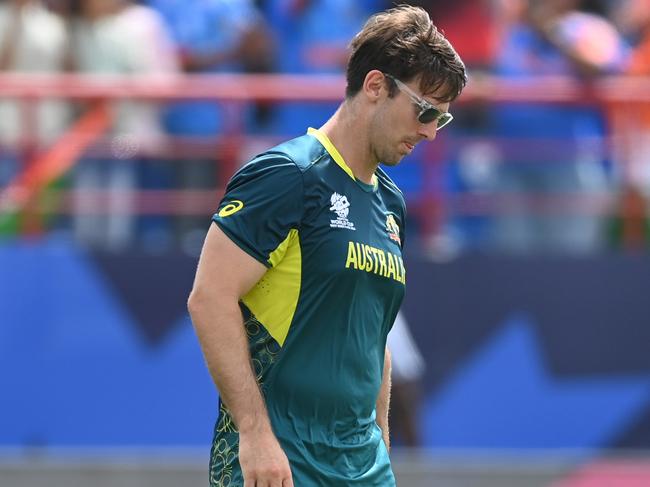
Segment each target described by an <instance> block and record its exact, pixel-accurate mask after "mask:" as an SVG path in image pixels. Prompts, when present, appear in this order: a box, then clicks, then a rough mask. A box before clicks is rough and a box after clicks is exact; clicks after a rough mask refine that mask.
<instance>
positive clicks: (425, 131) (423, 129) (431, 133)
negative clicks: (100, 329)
mask: <svg viewBox="0 0 650 487" xmlns="http://www.w3.org/2000/svg"><path fill="white" fill-rule="evenodd" d="M437 133H438V127H437V125H436V122H435V121H433V122H431V123H421V124H420V130H419V134H420V135H421V136H423V137H424V138H425V139H427V140H434V139H435V138H436V135H437Z"/></svg>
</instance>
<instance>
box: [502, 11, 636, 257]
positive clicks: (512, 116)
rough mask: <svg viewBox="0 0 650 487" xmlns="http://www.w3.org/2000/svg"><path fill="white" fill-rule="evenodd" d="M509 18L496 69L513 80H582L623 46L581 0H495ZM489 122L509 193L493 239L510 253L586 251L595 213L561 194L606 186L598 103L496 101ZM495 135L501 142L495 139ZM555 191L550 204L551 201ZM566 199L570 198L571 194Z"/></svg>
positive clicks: (595, 239)
mask: <svg viewBox="0 0 650 487" xmlns="http://www.w3.org/2000/svg"><path fill="white" fill-rule="evenodd" d="M500 4H501V8H502V10H503V11H504V12H508V14H509V15H512V17H513V20H512V22H511V23H510V25H509V26H507V27H506V28H505V29H504V31H503V35H502V39H501V43H500V48H499V50H498V54H497V57H496V60H495V63H494V72H495V73H496V74H498V75H501V76H506V77H509V78H512V79H519V80H526V79H534V77H535V76H539V75H562V76H571V77H577V78H581V79H588V78H589V77H592V76H595V75H598V74H600V73H606V72H612V71H616V70H617V69H618V68H619V66H620V65H621V63H622V62H623V61H624V59H625V52H626V51H625V46H624V44H623V42H622V40H621V38H620V36H619V35H618V33H617V31H616V29H615V28H614V26H613V25H612V24H611V23H610V22H609V21H607V20H606V19H605V18H603V17H600V16H598V15H595V14H592V13H586V12H583V11H581V10H580V2H579V1H578V0H549V1H544V2H541V1H539V2H538V1H534V0H501V2H500ZM491 114H492V121H491V124H492V126H493V127H494V128H495V131H496V133H495V134H493V135H496V136H497V137H498V138H503V140H504V141H505V142H504V144H502V145H501V146H500V147H499V150H500V152H501V155H500V158H501V159H502V160H503V161H504V162H502V163H501V164H500V165H499V166H497V177H496V178H495V181H496V183H495V186H494V187H492V188H491V189H492V190H493V191H496V192H497V195H501V196H507V197H508V198H509V201H510V204H509V206H508V208H507V213H505V214H502V215H497V216H496V217H495V220H494V227H493V231H494V235H493V239H494V242H495V244H496V245H498V246H499V247H500V248H505V249H507V250H511V251H516V252H526V251H531V250H532V251H535V250H538V251H570V252H584V251H590V250H594V249H595V248H597V247H598V246H599V245H600V244H601V242H600V240H599V235H600V234H601V233H600V230H601V229H600V224H601V222H600V220H599V219H598V218H597V217H595V216H591V215H585V214H580V211H581V210H580V209H579V208H572V207H571V205H570V204H566V205H563V208H562V210H561V211H555V212H552V213H545V212H548V211H549V208H554V207H555V208H558V206H557V202H558V201H561V200H559V199H557V198H561V197H563V196H564V197H566V196H569V197H571V196H575V195H589V194H590V192H593V191H601V190H603V189H605V188H606V187H607V185H608V181H607V177H608V175H607V173H606V170H605V168H606V162H605V156H604V149H603V144H602V137H603V135H604V120H603V117H602V114H601V112H600V110H599V109H598V108H597V107H593V106H589V105H585V106H567V105H554V104H537V105H534V104H523V103H519V104H501V105H497V106H494V107H493V110H492V111H491ZM498 138H497V140H498ZM550 198H555V203H556V204H555V205H552V203H551V205H549V202H550V201H551V200H550ZM569 201H570V200H569Z"/></svg>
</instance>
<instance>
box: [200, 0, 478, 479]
mask: <svg viewBox="0 0 650 487" xmlns="http://www.w3.org/2000/svg"><path fill="white" fill-rule="evenodd" d="M351 50H352V52H351V58H350V61H349V63H348V67H347V82H348V85H347V89H346V98H345V100H344V101H343V103H342V104H341V106H340V107H339V109H338V110H337V111H336V113H335V114H334V115H333V116H332V118H331V119H330V120H328V121H327V122H326V123H325V124H324V125H323V126H322V127H321V128H320V129H319V130H314V129H309V131H308V133H307V134H306V135H304V136H302V137H298V138H296V139H293V140H291V141H288V142H286V143H284V144H282V145H280V146H277V147H275V148H273V149H271V150H269V151H268V152H266V153H264V154H262V155H260V156H258V157H256V158H255V159H254V160H253V161H252V162H250V163H248V164H247V165H245V166H244V167H243V168H241V169H240V170H239V171H238V172H237V174H235V175H234V176H233V178H232V180H231V181H230V183H229V185H228V188H227V190H226V195H225V196H224V199H223V201H222V202H221V205H220V207H219V210H218V212H217V214H216V215H215V216H214V217H213V221H214V222H215V225H212V226H211V228H210V230H209V232H208V235H207V238H206V242H205V244H204V248H203V251H202V255H201V259H200V262H199V267H198V270H197V274H196V281H195V284H194V289H193V290H192V294H191V296H190V299H189V309H190V313H191V315H192V320H193V322H194V325H195V328H196V331H197V334H198V337H199V340H200V342H201V345H202V347H203V352H204V354H205V357H206V361H207V364H208V367H209V369H210V372H211V374H212V377H213V378H214V381H215V383H216V385H217V387H218V389H219V392H220V395H221V405H220V414H219V419H218V421H217V425H216V427H215V436H214V442H213V446H212V454H211V465H210V482H211V485H212V486H225V485H231V486H242V485H243V486H244V487H262V486H263V487H267V486H273V487H280V486H283V487H287V486H294V485H296V486H299V487H311V486H328V487H333V486H364V487H365V486H375V485H377V486H390V485H394V483H395V480H394V477H393V473H392V471H391V468H390V462H389V458H388V446H389V445H388V419H387V416H388V400H389V390H390V385H389V381H390V379H389V370H390V358H389V356H388V354H387V353H386V352H385V345H386V335H387V334H388V330H389V329H390V327H391V325H392V323H393V321H394V319H395V316H396V314H397V311H398V309H399V306H400V303H401V300H402V296H403V293H404V283H405V271H404V266H403V262H402V257H401V248H402V243H403V241H404V219H405V205H404V199H403V197H402V194H401V193H400V192H399V190H398V189H397V188H396V187H395V185H394V184H393V183H392V182H391V181H390V179H389V178H388V177H387V176H386V174H385V173H384V172H383V171H382V170H381V169H379V168H378V165H379V162H383V163H384V164H388V165H395V164H397V163H399V161H400V160H401V159H402V157H404V156H405V155H407V154H408V153H410V152H411V151H412V150H413V147H414V146H415V145H416V144H417V143H419V142H421V141H423V140H426V139H428V140H432V139H434V138H435V136H436V130H438V129H439V128H440V127H442V126H443V125H444V124H446V123H448V122H449V121H450V120H451V115H450V114H449V113H448V108H449V103H450V101H452V100H453V99H455V98H456V97H457V96H458V95H459V94H460V92H461V90H462V88H463V86H464V84H465V82H466V78H465V69H464V65H463V63H462V61H461V60H460V58H459V57H458V55H457V54H456V52H455V51H454V50H453V48H452V47H451V45H450V44H449V43H448V42H447V40H446V39H445V38H444V37H443V36H442V35H441V34H440V33H439V32H437V30H436V28H435V27H434V26H433V24H432V23H431V20H430V19H429V17H428V15H427V14H426V12H424V11H423V10H421V9H418V8H414V7H398V8H396V9H392V10H389V11H387V12H384V13H380V14H377V15H375V16H373V17H372V18H371V19H370V20H369V21H368V22H367V24H366V25H365V26H364V28H363V29H362V31H361V32H360V33H359V34H357V36H356V37H355V38H354V39H353V41H352V43H351ZM242 316H243V318H242Z"/></svg>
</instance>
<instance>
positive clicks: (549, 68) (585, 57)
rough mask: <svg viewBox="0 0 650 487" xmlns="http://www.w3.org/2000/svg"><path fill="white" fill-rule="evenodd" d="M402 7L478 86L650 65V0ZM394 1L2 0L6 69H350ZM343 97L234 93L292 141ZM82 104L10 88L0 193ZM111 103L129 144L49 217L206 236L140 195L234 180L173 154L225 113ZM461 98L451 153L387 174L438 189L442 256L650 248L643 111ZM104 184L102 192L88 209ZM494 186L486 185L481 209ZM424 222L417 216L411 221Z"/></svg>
mask: <svg viewBox="0 0 650 487" xmlns="http://www.w3.org/2000/svg"><path fill="white" fill-rule="evenodd" d="M404 3H411V4H416V5H420V6H422V7H423V8H425V9H426V10H428V11H429V12H430V14H431V16H432V18H433V19H434V23H436V25H437V26H438V27H439V28H440V29H442V30H443V31H444V32H445V34H446V36H447V37H448V38H449V39H450V41H451V42H452V44H453V45H454V46H455V47H456V48H457V50H458V51H459V53H460V54H461V56H462V58H463V59H464V60H465V62H466V64H467V65H468V68H469V72H470V83H471V78H474V79H479V77H480V75H481V74H482V73H491V74H495V75H498V76H502V77H504V78H509V79H522V80H525V79H527V78H530V79H532V78H534V77H536V76H539V75H560V76H569V77H575V78H577V79H581V80H585V81H589V80H591V79H594V78H596V77H599V76H602V75H616V74H626V75H650V0H601V1H596V0H592V1H587V0H582V1H581V0H544V1H542V0H456V1H454V2H443V1H441V0H429V1H426V0H418V1H412V2H404ZM391 5H392V2H388V1H386V0H266V1H265V0H258V1H252V0H201V1H187V0H149V1H146V2H134V1H128V0H4V1H0V72H3V73H22V74H24V73H64V72H80V73H92V74H120V75H122V74H134V75H138V74H147V75H155V74H160V75H178V74H180V73H183V72H186V73H212V72H238V73H269V72H281V73H341V70H342V66H343V65H344V63H345V59H346V55H347V44H348V42H349V41H350V39H351V37H352V36H353V35H354V33H355V32H356V31H357V30H358V29H359V28H360V27H361V25H362V24H363V23H364V22H365V20H366V19H367V18H368V16H369V15H371V14H372V13H373V12H376V11H379V10H382V9H384V8H387V7H390V6H391ZM334 106H335V105H334V104H332V105H329V104H323V103H319V104H316V103H314V104H308V103H304V104H295V103H291V104H286V105H285V104H270V103H250V104H248V105H247V106H245V107H243V112H242V111H241V109H242V107H241V106H238V110H240V113H238V114H237V117H238V118H241V119H242V123H243V124H244V127H245V132H246V133H248V134H255V135H259V136H263V137H269V136H270V137H288V136H294V135H298V134H301V133H302V132H304V130H305V129H306V126H307V125H311V126H318V125H319V124H320V123H322V122H324V121H325V120H326V118H327V117H328V116H329V114H330V113H331V112H332V110H333V108H334ZM87 108H88V106H87V104H71V103H66V102H64V101H63V100H44V101H40V102H38V103H36V104H27V105H26V104H24V103H22V102H20V101H18V100H15V99H11V100H9V99H3V100H0V188H2V187H3V186H5V185H7V184H8V183H9V182H10V181H11V180H12V178H14V177H15V176H16V174H18V173H19V172H20V171H21V170H23V169H24V168H25V167H26V165H28V164H29V161H30V160H32V158H33V157H34V155H35V154H38V153H40V152H42V151H43V150H46V149H47V148H48V147H50V146H51V145H52V144H53V143H54V142H55V141H56V140H57V138H59V137H60V136H61V134H62V133H64V132H65V131H66V130H67V129H68V128H69V126H70V124H71V123H73V121H74V120H75V119H76V118H77V117H78V116H79V115H80V114H81V113H83V112H84V111H85V110H86V109H87ZM112 108H113V112H114V121H113V125H112V130H111V134H110V137H111V138H112V139H111V140H113V141H118V142H119V141H121V142H124V141H126V142H127V143H126V145H127V146H129V143H130V144H131V145H134V146H135V149H136V150H133V151H126V153H125V151H118V152H119V153H116V151H115V150H114V149H115V146H116V145H115V144H113V145H111V144H108V147H109V150H104V151H90V152H88V153H87V154H84V157H83V159H82V160H81V161H80V162H79V163H78V164H76V165H75V167H74V169H73V170H72V171H71V173H70V174H68V175H66V176H65V178H64V180H63V181H61V182H59V183H58V186H59V189H61V188H63V189H67V190H69V191H70V192H71V193H73V194H75V195H76V197H75V198H73V199H72V201H74V202H75V203H74V204H75V205H76V206H75V208H73V209H72V211H68V212H62V214H61V215H59V216H58V217H56V218H55V219H54V220H52V221H50V222H48V225H51V226H52V227H53V228H56V229H64V230H66V231H68V232H71V233H72V234H73V235H74V237H75V238H76V239H77V240H79V241H80V242H83V243H86V244H89V245H93V246H98V247H102V248H107V249H113V250H119V249H122V248H126V247H129V246H133V245H143V246H145V247H146V248H148V249H154V250H155V249H164V248H168V247H169V246H173V245H176V244H179V245H181V246H183V245H187V246H192V245H195V243H196V242H197V241H199V240H200V238H202V235H203V234H204V232H205V226H206V225H207V222H208V219H207V216H181V217H174V216H170V215H163V214H161V215H147V214H144V215H143V214H140V213H139V211H138V201H137V200H136V199H135V197H134V196H133V195H134V194H135V193H134V192H133V191H132V190H134V189H144V190H154V191H155V190H157V189H195V190H213V189H214V188H216V187H217V186H218V184H219V181H221V180H222V179H223V178H224V177H225V176H227V175H224V174H220V170H219V169H220V167H222V163H223V162H224V161H223V159H225V158H226V157H228V156H227V155H224V154H221V153H220V152H219V151H218V150H216V149H215V150H212V151H210V152H205V151H204V152H203V153H200V151H193V152H192V151H190V152H192V153H191V154H189V155H188V154H182V153H179V152H178V151H174V150H171V149H170V145H169V144H170V142H169V141H170V140H175V141H190V142H192V141H194V142H196V143H198V142H201V141H203V142H205V141H206V140H208V141H209V140H212V139H213V138H215V137H217V136H218V135H219V134H223V133H227V132H228V130H229V125H228V124H229V123H230V122H231V120H232V110H231V108H229V106H228V105H227V104H219V103H215V102H214V101H203V102H202V101H192V102H176V103H168V104H165V105H161V104H153V103H151V102H143V101H137V100H123V101H120V102H119V103H117V102H116V103H114V104H113V105H112ZM453 109H454V110H455V111H456V120H455V122H454V124H452V126H450V128H449V129H447V128H446V129H445V132H447V131H448V134H447V133H446V134H445V139H444V141H445V142H448V143H443V144H441V147H443V149H437V150H438V151H439V152H433V153H432V152H431V151H429V150H428V149H423V150H420V151H416V153H415V154H414V155H413V157H412V160H411V161H406V163H405V164H403V165H402V166H399V167H397V168H395V169H394V173H393V176H394V178H395V179H396V180H397V182H398V184H400V185H401V186H402V187H403V188H404V189H405V191H406V193H407V197H411V196H412V197H413V198H414V199H417V197H418V195H419V194H420V193H421V192H423V191H431V188H434V190H435V191H436V192H438V193H439V195H438V196H440V198H438V201H439V202H440V203H439V205H438V207H436V208H434V210H433V211H432V212H431V215H432V216H431V218H434V219H435V220H436V221H435V225H433V227H432V228H433V232H432V234H431V235H429V236H428V245H429V247H430V248H431V249H432V250H433V251H435V252H442V253H445V252H447V253H449V252H454V251H455V250H459V249H460V250H463V249H489V250H504V251H509V252H529V251H556V250H560V251H570V252H590V251H594V250H602V249H607V248H612V247H624V248H626V249H640V248H644V247H647V246H648V244H649V242H650V225H649V224H648V218H647V213H648V212H647V200H648V197H650V162H648V160H649V159H650V107H648V106H644V105H643V104H641V103H630V104H629V105H628V106H625V107H607V108H604V107H603V106H597V105H594V104H593V103H588V102H587V101H585V103H575V104H539V103H507V104H498V105H496V104H489V103H482V104H476V103H473V104H471V105H470V104H466V105H464V104H459V105H457V106H454V107H453ZM436 144H437V143H436ZM195 145H196V144H195ZM434 145H435V144H434ZM117 146H118V148H119V147H122V146H124V143H122V144H121V145H120V144H117ZM111 147H113V150H110V148H111ZM254 150H255V148H253V147H249V148H244V149H243V152H244V153H245V155H247V156H248V155H250V154H251V153H253V152H254ZM432 154H433V155H434V156H436V158H437V160H439V162H438V163H437V164H438V166H439V167H438V170H437V171H435V176H434V177H435V179H436V180H435V181H434V182H433V183H432V185H427V183H426V181H425V182H424V183H423V180H426V177H423V174H429V176H427V177H430V172H426V173H423V172H421V171H420V169H421V168H422V167H424V166H426V160H427V159H430V158H431V157H433V156H432ZM238 162H241V161H238ZM418 168H420V169H418ZM222 172H223V171H222ZM97 191H104V192H106V194H107V195H108V197H107V198H106V199H105V200H102V203H101V206H102V207H100V208H95V209H93V201H95V200H94V199H93V198H92V195H93V194H94V193H96V192H97ZM477 196H478V197H479V198H478V199H477ZM485 196H491V198H490V199H489V201H490V202H491V203H490V204H488V205H486V203H485V201H488V200H483V199H481V198H482V197H485ZM583 196H586V197H587V198H586V199H580V198H581V197H583ZM589 196H593V197H594V198H593V202H591V200H589V199H588V197H589ZM598 196H600V197H603V196H604V197H606V198H605V201H606V203H607V205H608V206H607V205H606V206H607V208H606V211H601V210H600V209H599V208H600V207H599V204H601V203H602V198H601V199H598V198H596V197H598ZM576 201H581V202H583V203H581V204H576V203H575V202H576ZM599 202H601V203H599ZM94 204H95V205H97V203H94ZM454 204H456V206H455V207H454ZM215 205H216V196H215ZM601 206H602V205H601ZM107 208H108V210H109V211H105V210H107ZM486 208H487V209H486ZM95 210H96V211H95ZM420 230H422V229H418V228H417V225H415V226H414V228H413V229H412V232H418V231H420ZM1 231H2V229H1V228H0V232H1ZM5 231H7V230H6V229H5Z"/></svg>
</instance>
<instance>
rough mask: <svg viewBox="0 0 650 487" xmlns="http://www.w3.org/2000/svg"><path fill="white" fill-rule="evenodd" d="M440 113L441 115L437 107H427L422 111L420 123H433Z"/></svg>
mask: <svg viewBox="0 0 650 487" xmlns="http://www.w3.org/2000/svg"><path fill="white" fill-rule="evenodd" d="M438 115H440V112H439V111H438V110H436V109H435V108H427V109H426V110H424V111H423V112H422V113H420V115H419V116H418V120H419V121H420V123H431V122H433V121H434V120H435V119H436V118H438Z"/></svg>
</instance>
